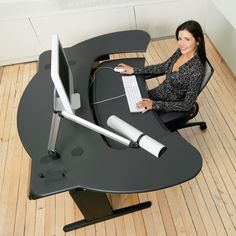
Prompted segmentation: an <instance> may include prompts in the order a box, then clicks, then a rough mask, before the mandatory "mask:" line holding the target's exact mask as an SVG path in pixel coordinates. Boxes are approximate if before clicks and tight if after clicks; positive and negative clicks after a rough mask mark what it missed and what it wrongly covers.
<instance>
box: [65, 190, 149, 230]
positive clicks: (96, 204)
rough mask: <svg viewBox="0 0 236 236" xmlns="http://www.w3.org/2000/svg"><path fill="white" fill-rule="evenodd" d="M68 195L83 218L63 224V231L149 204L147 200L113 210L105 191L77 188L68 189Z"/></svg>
mask: <svg viewBox="0 0 236 236" xmlns="http://www.w3.org/2000/svg"><path fill="white" fill-rule="evenodd" d="M70 195H71V197H72V198H73V200H74V201H75V203H76V205H77V206H78V207H79V209H80V211H81V213H82V214H83V216H84V218H85V219H83V220H80V221H77V222H74V223H71V224H68V225H65V226H64V228H63V229H64V231H65V232H68V231H71V230H75V229H78V228H81V227H84V226H88V225H91V224H95V223H98V222H101V221H105V220H108V219H111V218H114V217H118V216H122V215H125V214H129V213H132V212H135V211H139V210H142V209H145V208H148V207H150V206H151V202H150V201H147V202H143V203H139V204H136V205H133V206H129V207H125V208H121V209H117V210H113V209H112V206H111V204H110V202H109V200H108V198H107V195H106V193H103V192H95V191H90V190H81V189H78V190H72V191H70Z"/></svg>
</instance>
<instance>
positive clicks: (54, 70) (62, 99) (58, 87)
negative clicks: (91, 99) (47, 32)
mask: <svg viewBox="0 0 236 236" xmlns="http://www.w3.org/2000/svg"><path fill="white" fill-rule="evenodd" d="M51 78H52V81H53V83H54V86H55V93H54V109H55V110H56V111H62V110H65V111H67V112H69V113H70V114H74V111H75V110H76V109H78V108H79V107H80V104H81V103H80V95H79V94H78V93H74V85H73V81H74V80H73V74H72V72H71V69H70V66H69V63H68V59H67V57H66V54H65V51H64V49H63V47H62V45H61V43H60V40H59V37H58V35H53V36H52V48H51Z"/></svg>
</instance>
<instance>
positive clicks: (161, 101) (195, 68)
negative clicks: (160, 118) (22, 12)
mask: <svg viewBox="0 0 236 236" xmlns="http://www.w3.org/2000/svg"><path fill="white" fill-rule="evenodd" d="M180 56H181V51H180V50H179V49H177V50H176V51H175V53H174V54H173V55H172V56H171V57H170V58H169V59H168V60H167V61H165V62H163V63H160V64H157V65H151V66H146V67H143V68H134V74H158V73H165V75H166V79H165V80H164V81H163V82H162V83H161V84H160V85H159V86H157V87H156V88H153V89H151V90H150V91H149V97H150V99H152V100H153V106H152V108H153V109H155V110H163V111H188V110H190V109H191V107H192V106H193V104H194V102H195V101H196V99H197V96H198V94H199V92H200V88H201V84H202V79H203V74H204V67H203V64H202V63H201V60H200V57H199V56H198V54H196V55H195V56H194V57H192V58H191V59H190V60H189V61H187V62H186V63H185V64H183V65H182V66H181V67H180V68H179V70H178V71H172V68H173V66H174V64H175V62H176V61H177V59H178V58H179V57H180Z"/></svg>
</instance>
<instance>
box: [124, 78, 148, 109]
mask: <svg viewBox="0 0 236 236" xmlns="http://www.w3.org/2000/svg"><path fill="white" fill-rule="evenodd" d="M122 81H123V85H124V89H125V94H126V98H127V102H128V105H129V110H130V112H142V111H143V110H144V109H143V108H142V109H138V108H137V107H136V103H137V102H139V101H141V100H142V96H141V93H140V90H139V87H138V83H137V80H136V76H135V75H128V76H124V75H123V76H122Z"/></svg>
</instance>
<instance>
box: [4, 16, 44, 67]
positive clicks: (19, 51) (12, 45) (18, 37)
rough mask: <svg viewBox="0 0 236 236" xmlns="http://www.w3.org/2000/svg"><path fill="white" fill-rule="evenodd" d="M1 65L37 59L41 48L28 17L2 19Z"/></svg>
mask: <svg viewBox="0 0 236 236" xmlns="http://www.w3.org/2000/svg"><path fill="white" fill-rule="evenodd" d="M0 29H1V33H0V52H1V53H0V65H3V64H12V63H18V62H23V61H30V60H35V59H37V57H38V55H39V52H40V51H41V50H40V46H39V43H38V41H37V37H36V35H35V32H34V31H33V29H32V26H31V24H30V21H29V20H28V19H9V20H0Z"/></svg>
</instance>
